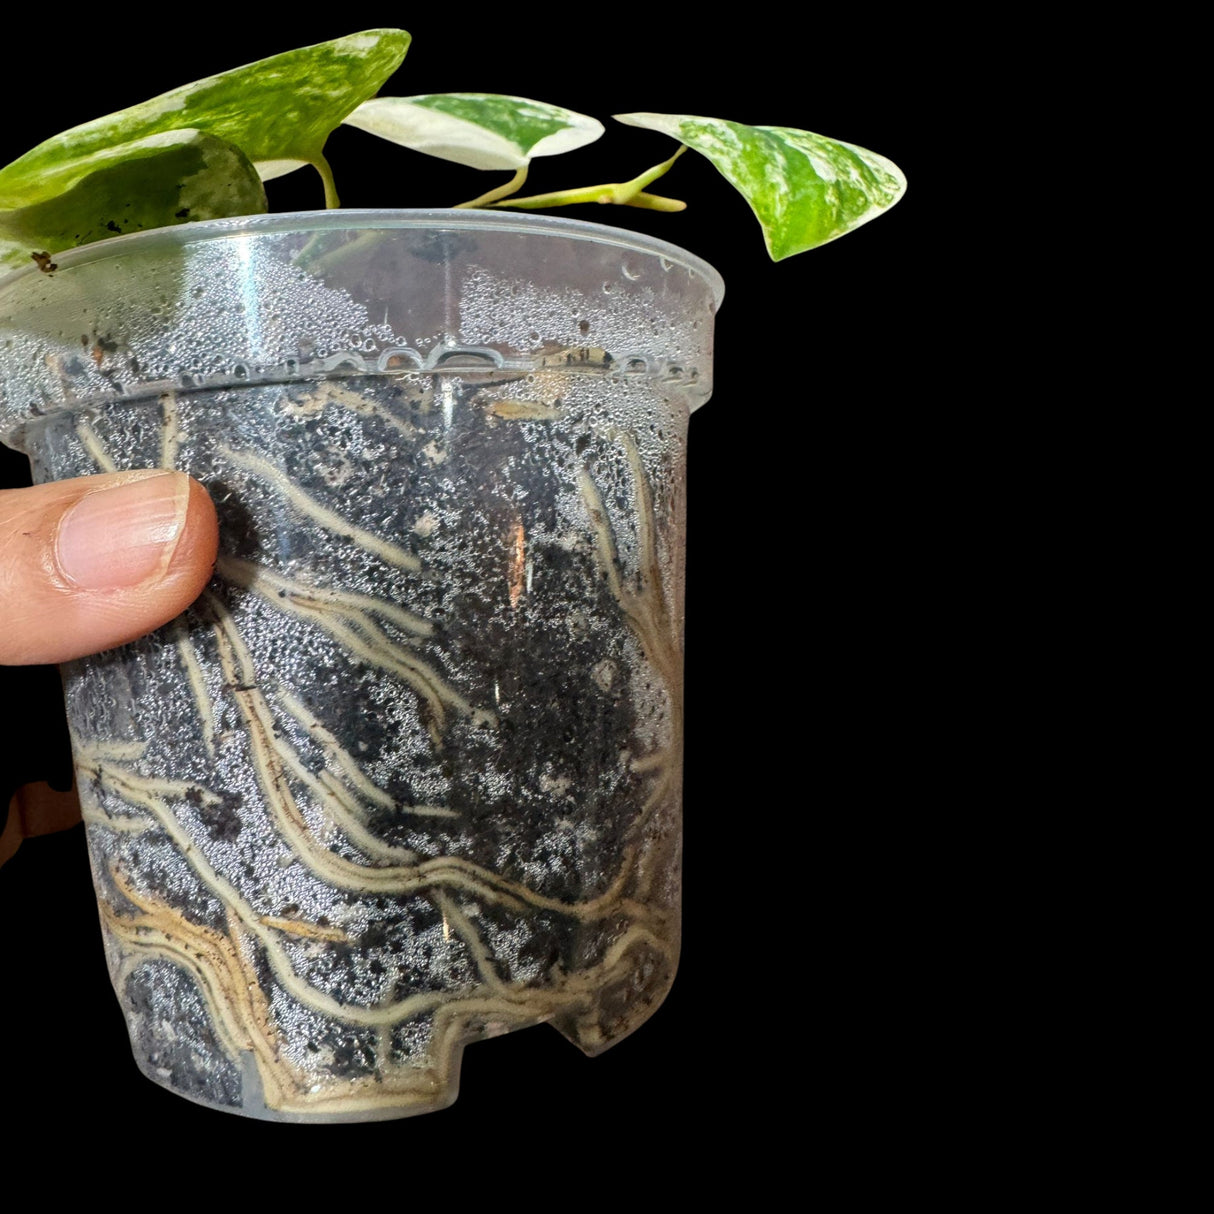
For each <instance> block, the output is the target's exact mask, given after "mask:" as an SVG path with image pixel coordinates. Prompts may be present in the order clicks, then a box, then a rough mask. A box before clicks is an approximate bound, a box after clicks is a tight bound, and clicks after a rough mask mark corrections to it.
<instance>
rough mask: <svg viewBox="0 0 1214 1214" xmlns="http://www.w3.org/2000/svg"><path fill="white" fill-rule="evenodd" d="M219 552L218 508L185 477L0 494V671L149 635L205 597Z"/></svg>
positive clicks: (132, 478) (65, 484)
mask: <svg viewBox="0 0 1214 1214" xmlns="http://www.w3.org/2000/svg"><path fill="white" fill-rule="evenodd" d="M217 545H218V526H217V523H216V519H215V507H214V506H213V505H212V504H211V499H210V498H209V497H208V496H207V493H206V490H205V489H203V487H202V486H201V485H200V484H198V482H197V481H193V480H191V479H190V478H189V477H187V476H186V475H185V473H183V472H170V471H164V470H161V469H145V470H142V471H138V472H113V473H109V474H107V475H105V476H89V477H81V478H79V479H76V480H69V481H55V482H52V483H51V484H48V485H36V486H35V487H34V488H32V489H5V490H0V664H3V665H25V664H28V663H31V662H64V661H67V660H68V659H70V658H77V657H81V656H83V655H84V654H87V653H98V652H100V651H101V650H103V649H110V648H112V647H113V646H115V645H121V644H122V643H123V642H125V641H130V640H134V638H135V637H138V636H143V635H144V633H147V632H150V631H151V630H152V629H153V628H157V627H159V626H160V625H161V624H164V623H166V622H167V621H168V620H171V619H172V618H173V617H174V616H175V615H177V614H178V613H179V612H181V611H183V610H184V609H185V608H186V607H188V606H189V605H190V603H191V602H193V601H194V599H195V598H197V596H198V594H199V592H200V591H201V590H202V588H203V586H205V585H206V582H207V579H208V578H209V577H210V575H211V570H212V567H213V566H214V564H215V552H216V548H217Z"/></svg>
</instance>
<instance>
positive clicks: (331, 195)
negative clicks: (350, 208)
mask: <svg viewBox="0 0 1214 1214" xmlns="http://www.w3.org/2000/svg"><path fill="white" fill-rule="evenodd" d="M312 167H313V168H314V169H315V170H316V171H317V172H318V173H319V174H320V179H321V181H323V182H324V183H325V208H326V209H327V210H330V211H333V210H336V209H337V208H338V207H339V206H341V200H340V199H339V198H338V197H337V183H336V182H335V181H334V180H333V170H332V169H331V168H329V162H328V161H327V160H326V159H325V158H324V157H323V156H317V158H316V159H315V160H313V161H312Z"/></svg>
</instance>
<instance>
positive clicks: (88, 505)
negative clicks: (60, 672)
mask: <svg viewBox="0 0 1214 1214" xmlns="http://www.w3.org/2000/svg"><path fill="white" fill-rule="evenodd" d="M217 544H218V527H217V523H216V518H215V507H214V506H213V505H212V504H211V499H210V498H209V497H208V496H207V493H206V490H205V489H203V487H202V486H201V485H199V484H198V483H197V481H193V480H191V479H190V478H189V477H187V476H186V475H185V474H184V473H181V472H166V471H163V470H158V469H145V470H142V471H137V472H114V473H108V474H106V475H103V476H89V477H80V478H78V479H76V480H68V481H56V482H53V483H51V484H47V485H38V486H35V487H33V488H27V489H0V665H11V666H16V665H29V664H34V663H51V662H64V661H67V660H69V659H71V658H78V657H83V656H84V655H85V654H90V653H98V652H100V651H101V650H103V649H110V648H112V647H113V646H115V645H121V644H122V643H124V642H125V641H130V640H134V638H135V637H138V636H142V635H144V633H147V632H150V631H151V630H152V629H153V628H157V627H159V626H160V625H161V624H164V623H167V622H168V621H169V620H171V619H172V618H173V617H174V616H175V615H177V614H178V613H179V612H181V611H183V610H184V609H185V608H186V607H188V606H189V605H190V603H191V602H193V600H194V599H195V598H196V597H197V596H198V594H199V592H200V591H201V590H202V588H203V586H205V585H206V582H207V579H208V578H209V577H210V575H211V569H212V567H213V565H214V563H215V553H216V548H217ZM0 809H3V804H2V803H0ZM78 818H79V806H78V804H77V803H76V802H75V800H74V796H73V795H72V794H66V793H56V792H54V791H53V790H52V789H50V788H49V787H47V786H46V785H30V786H26V787H25V788H23V789H20V790H18V793H17V795H16V796H14V797H13V799H12V803H11V804H10V806H9V814H8V822H7V824H6V825H5V828H4V831H3V834H2V835H0V864H3V863H4V861H5V860H7V859H8V858H9V857H10V856H11V855H12V854H13V852H15V851H16V850H17V847H18V846H19V845H20V842H21V839H22V838H28V837H30V836H32V835H36V834H43V833H46V832H47V831H49V830H58V829H62V828H63V827H65V826H70V825H71V824H72V823H73V822H74V821H76V820H78Z"/></svg>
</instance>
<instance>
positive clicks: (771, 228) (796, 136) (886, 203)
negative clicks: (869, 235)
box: [615, 114, 906, 261]
mask: <svg viewBox="0 0 1214 1214" xmlns="http://www.w3.org/2000/svg"><path fill="white" fill-rule="evenodd" d="M615 117H616V119H617V120H618V121H620V122H623V123H626V124H627V125H628V126H639V127H645V128H646V129H648V130H651V131H661V132H663V133H664V134H667V135H671V136H673V137H674V138H675V139H677V140H679V142H680V143H685V144H686V145H687V146H688V147H690V148H693V149H694V150H695V151H697V152H700V153H701V154H702V155H704V156H707V157H708V159H709V160H711V161H712V163H713V164H714V165H716V167H717V168H718V169H719V170H720V171H721V173H722V174H723V175H724V176H725V177H726V178H727V179H728V180H729V181H730V182H731V183H732V184H733V185H734V186H736V187H737V189H738V190H739V191H740V192H741V194H742V195H743V197H744V198H745V199H746V201H747V202H748V203H750V207H751V210H753V211H754V213H755V215H756V216H757V217H758V220H759V223H760V224H761V225H762V227H763V238H764V240H765V241H766V242H767V251H768V253H770V254H771V258H772V260H773V261H781V260H783V259H784V258H785V257H791V256H792V255H793V254H794V253H803V252H805V251H806V250H807V249H813V248H816V247H817V246H818V245H822V244H826V243H827V241H831V240H837V239H838V238H839V237H840V236H843V235H844V234H845V233H847V232H850V231H852V229H853V228H858V227H859V226H860V225H861V224H864V223H867V222H868V221H869V220H870V219H875V218H876V217H877V216H878V215H880V214H881V213H882V211H885V210H887V209H888V208H889V207H891V206H893V205H894V203H895V202H897V201H898V199H899V198H900V197H901V196H902V194H903V191H904V190H905V189H906V178H905V177H904V176H903V175H902V171H901V169H899V168H898V166H897V165H896V164H894V163H893V162H892V161H890V160H887V159H886V158H885V157H884V156H878V155H877V153H876V152H870V151H868V150H867V149H866V148H861V147H855V146H854V145H852V144H850V143H840V142H839V141H838V140H835V139H827V138H825V137H824V136H822V135H815V134H813V132H811V131H798V130H793V129H791V128H789V127H780V126H744V125H743V124H742V123H739V122H726V121H725V120H724V119H721V118H699V117H695V116H693V115H690V114H616V115H615Z"/></svg>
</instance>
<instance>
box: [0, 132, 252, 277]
mask: <svg viewBox="0 0 1214 1214" xmlns="http://www.w3.org/2000/svg"><path fill="white" fill-rule="evenodd" d="M79 163H80V164H81V165H82V167H83V168H84V169H85V172H84V175H83V176H79V177H78V178H77V179H76V181H75V183H74V184H73V185H72V186H70V187H69V188H68V189H67V190H65V191H64V192H63V193H61V194H55V195H53V196H52V197H50V198H47V199H46V200H44V201H42V202H35V203H33V204H31V205H30V206H27V207H20V208H18V209H16V210H11V211H0V265H2V266H4V267H6V268H14V269H15V268H16V267H18V266H22V265H29V262H30V256H31V254H32V253H35V252H39V251H42V250H48V251H51V252H59V251H60V250H62V249H70V248H73V247H74V246H76V245H82V244H91V243H92V242H93V241H95V240H104V239H106V237H109V236H119V235H122V234H124V233H126V232H138V231H141V230H143V229H144V228H160V227H166V226H168V225H169V224H174V223H185V222H186V221H187V220H191V219H216V218H219V217H221V216H224V215H252V214H258V213H260V212H262V211H264V210H265V209H266V192H265V190H264V189H263V188H262V184H261V179H260V178H259V177H258V175H257V170H256V169H255V168H254V167H253V165H252V164H251V163H250V161H249V158H248V157H247V156H246V155H245V154H244V153H243V152H242V151H241V150H240V149H239V148H237V147H233V146H232V144H230V143H226V142H225V141H224V140H222V139H216V138H215V137H214V136H213V135H208V134H206V133H205V132H203V131H165V132H163V133H161V134H158V135H149V136H148V137H147V138H146V139H139V140H136V141H135V142H133V143H124V144H120V145H119V146H118V147H114V148H105V149H103V150H102V151H99V152H94V153H93V154H92V155H91V156H89V157H86V158H85V159H84V160H82V161H81V162H79Z"/></svg>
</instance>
